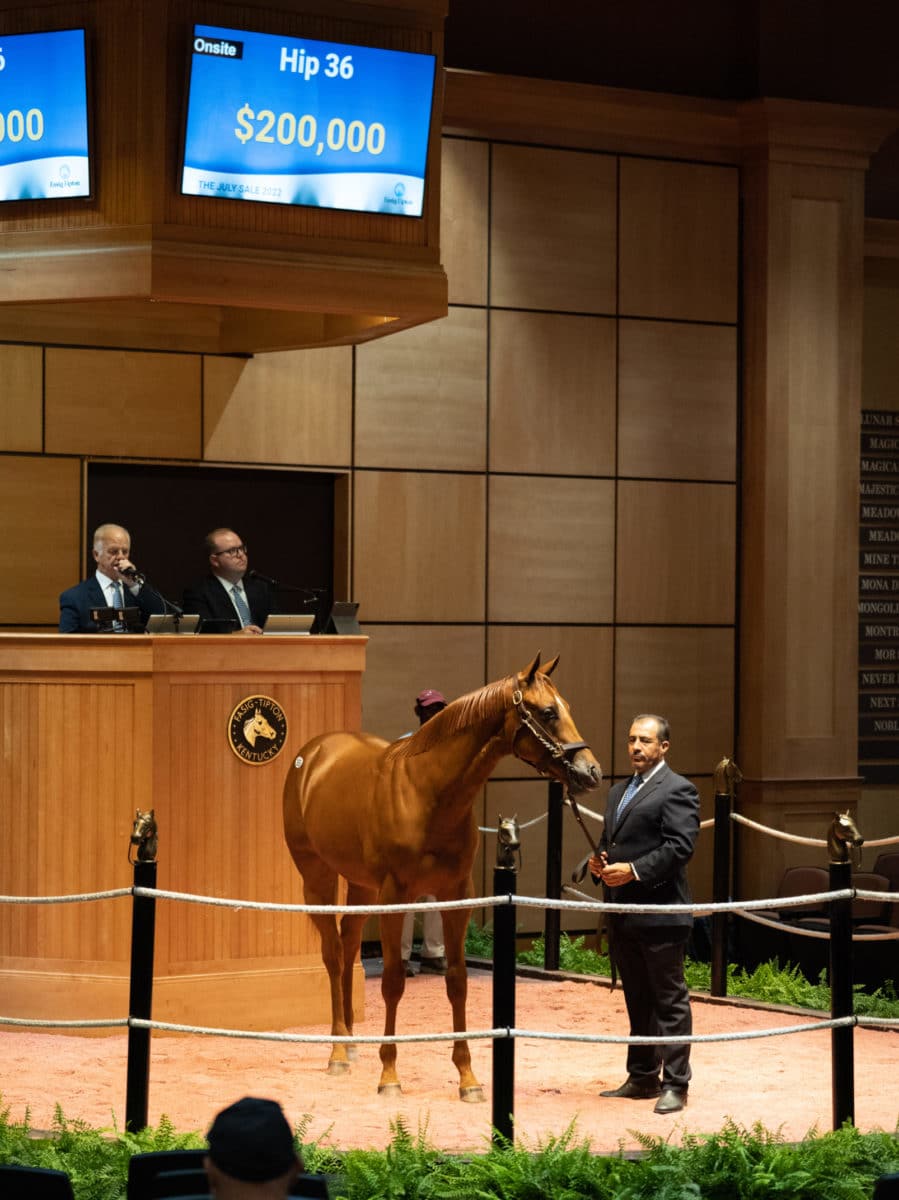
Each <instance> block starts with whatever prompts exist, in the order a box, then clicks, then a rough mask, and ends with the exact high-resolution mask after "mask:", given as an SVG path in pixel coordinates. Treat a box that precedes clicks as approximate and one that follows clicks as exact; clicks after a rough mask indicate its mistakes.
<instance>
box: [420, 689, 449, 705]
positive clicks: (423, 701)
mask: <svg viewBox="0 0 899 1200" xmlns="http://www.w3.org/2000/svg"><path fill="white" fill-rule="evenodd" d="M415 703H416V704H417V705H418V707H419V708H430V707H431V706H432V705H433V704H446V700H445V699H444V697H443V693H442V692H435V691H434V689H433V688H425V690H424V691H423V692H419V693H418V695H417V696H416V697H415Z"/></svg>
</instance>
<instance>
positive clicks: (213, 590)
mask: <svg viewBox="0 0 899 1200" xmlns="http://www.w3.org/2000/svg"><path fill="white" fill-rule="evenodd" d="M243 590H244V594H245V595H246V598H247V603H248V604H249V606H250V616H251V617H252V618H253V624H254V625H258V626H259V627H260V628H262V627H263V626H264V625H265V622H266V621H267V620H268V614H269V613H270V612H271V593H270V592H269V587H268V584H267V583H263V582H262V580H261V579H247V578H246V576H244V580H243ZM182 607H183V609H184V611H185V612H186V613H199V614H200V616H201V617H204V618H209V617H214V618H216V619H218V620H227V619H228V618H229V617H230V618H231V619H232V620H235V621H236V620H237V612H236V610H235V608H234V605H233V604H232V602H231V595H230V592H226V591H225V589H224V588H223V587H222V585H221V583H219V581H218V579H216V577H215V576H214V575H207V576H206V578H205V579H201V580H200V582H199V583H194V584H192V585H191V586H190V587H188V588H185V589H184V598H183V601H182Z"/></svg>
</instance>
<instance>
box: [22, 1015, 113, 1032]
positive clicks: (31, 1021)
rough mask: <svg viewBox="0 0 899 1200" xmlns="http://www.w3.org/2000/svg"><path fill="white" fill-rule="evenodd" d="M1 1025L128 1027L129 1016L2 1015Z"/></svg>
mask: <svg viewBox="0 0 899 1200" xmlns="http://www.w3.org/2000/svg"><path fill="white" fill-rule="evenodd" d="M0 1025H12V1026H16V1025H26V1026H29V1027H31V1028H36V1029H127V1027H128V1018H127V1017H112V1018H109V1019H108V1020H94V1021H41V1020H38V1019H37V1018H36V1017H0Z"/></svg>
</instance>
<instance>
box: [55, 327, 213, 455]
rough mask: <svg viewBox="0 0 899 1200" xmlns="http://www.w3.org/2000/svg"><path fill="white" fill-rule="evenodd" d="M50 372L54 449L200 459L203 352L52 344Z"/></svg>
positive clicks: (60, 451) (62, 452)
mask: <svg viewBox="0 0 899 1200" xmlns="http://www.w3.org/2000/svg"><path fill="white" fill-rule="evenodd" d="M45 370H46V376H45V378H46V384H45V390H46V440H45V444H46V449H47V451H48V452H49V453H51V454H54V453H56V454H110V455H127V456H129V457H135V458H198V457H199V456H200V450H201V447H200V358H199V357H198V356H196V355H187V354H146V353H140V352H138V351H129V350H123V351H113V350H106V351H104V350H66V349H59V348H55V347H51V348H49V349H48V350H47V358H46V368H45Z"/></svg>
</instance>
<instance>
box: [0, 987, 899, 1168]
mask: <svg viewBox="0 0 899 1200" xmlns="http://www.w3.org/2000/svg"><path fill="white" fill-rule="evenodd" d="M365 988H366V995H365V1005H366V1007H365V1011H366V1020H365V1021H364V1023H363V1024H362V1025H360V1026H359V1027H357V1029H356V1033H357V1034H378V1033H380V1032H381V1030H382V1028H383V1012H384V1009H383V1004H382V1001H381V993H380V979H379V978H378V977H377V976H371V977H369V978H367V979H366V981H365ZM491 998H492V979H491V976H490V974H489V973H488V972H482V971H474V972H472V973H471V975H470V978H469V1010H468V1013H469V1015H468V1026H469V1029H472V1030H483V1029H490V1028H492V1025H493V1021H492V1017H491V1005H492V999H491ZM693 1007H694V1025H695V1032H696V1033H697V1034H708V1033H722V1032H726V1033H737V1032H746V1031H751V1030H760V1029H771V1028H781V1027H784V1026H790V1025H796V1024H805V1023H807V1022H809V1021H812V1020H814V1019H815V1018H814V1015H810V1014H808V1013H801V1014H800V1013H797V1012H796V1011H795V1010H794V1011H791V1012H788V1013H784V1012H780V1011H775V1010H772V1009H764V1008H761V1009H760V1008H749V1007H743V1006H740V1005H738V1004H737V1003H735V1002H726V1003H715V1002H712V1001H708V1000H698V999H697V1000H695V1001H694V1006H693ZM516 1019H517V1027H518V1028H519V1029H525V1030H527V1029H529V1030H535V1031H566V1032H567V1031H572V1032H582V1033H602V1034H616V1035H623V1034H625V1033H626V1032H627V1022H626V1016H625V1012H624V1001H623V997H622V994H621V991H620V989H618V990H616V991H614V992H611V993H610V991H609V989H608V986H607V984H598V983H596V982H580V981H573V980H571V979H570V978H569V979H561V980H559V981H555V980H553V981H548V982H547V981H544V980H541V979H532V978H519V980H518V985H517V1018H516ZM451 1027H452V1026H451V1021H450V1012H449V1004H448V1002H447V1000H446V994H445V990H444V982H443V980H442V979H441V978H439V977H438V976H428V975H426V976H418V977H416V978H414V979H410V980H409V981H408V986H407V988H406V994H405V996H404V998H403V1001H402V1004H401V1006H400V1011H399V1021H398V1032H400V1033H412V1032H445V1031H448V1030H449V1029H451ZM296 1032H300V1033H310V1032H321V1033H322V1034H326V1033H327V1029H326V1028H324V1027H317V1028H315V1029H313V1028H310V1027H304V1028H302V1029H297V1030H296ZM854 1047H855V1089H856V1090H855V1123H856V1125H857V1126H858V1128H859V1129H862V1130H871V1129H887V1130H894V1129H895V1128H896V1126H897V1121H899V1032H897V1031H895V1030H888V1031H885V1030H873V1029H856V1030H855V1033H854ZM471 1048H472V1056H473V1061H474V1067H475V1071H476V1073H477V1075H478V1077H479V1078H480V1080H481V1082H482V1084H483V1085H484V1088H485V1092H486V1095H487V1101H486V1103H483V1104H463V1103H462V1102H461V1101H460V1100H459V1099H458V1088H457V1075H456V1071H455V1068H454V1067H453V1065H452V1062H451V1059H450V1054H451V1049H452V1047H451V1044H449V1043H430V1044H427V1043H426V1044H418V1045H408V1046H400V1047H399V1057H398V1064H399V1073H400V1078H401V1080H402V1083H403V1093H404V1094H403V1096H402V1097H400V1098H395V1097H394V1098H390V1099H385V1098H382V1097H379V1096H378V1095H377V1084H378V1076H379V1072H380V1061H379V1058H378V1048H377V1046H374V1045H371V1046H368V1045H366V1046H362V1047H360V1048H359V1056H358V1059H357V1061H356V1062H355V1063H354V1065H353V1068H352V1070H351V1072H350V1073H349V1074H347V1075H345V1076H340V1077H332V1076H329V1075H328V1074H327V1072H326V1070H325V1067H326V1062H327V1057H328V1047H327V1046H326V1045H297V1044H289V1043H272V1042H261V1041H247V1040H238V1039H233V1038H221V1037H200V1036H190V1037H188V1036H184V1037H181V1036H171V1035H169V1036H155V1037H154V1038H153V1042H152V1054H151V1068H150V1104H149V1117H150V1124H153V1125H155V1124H157V1123H158V1121H159V1118H160V1117H161V1116H162V1115H163V1114H166V1115H167V1116H168V1117H169V1118H170V1119H171V1121H172V1122H173V1123H174V1125H175V1127H176V1128H177V1129H178V1130H180V1131H184V1130H199V1131H205V1129H206V1128H208V1126H209V1123H210V1121H211V1119H212V1117H213V1116H214V1114H215V1113H216V1112H217V1111H218V1109H220V1108H222V1107H223V1106H224V1105H226V1104H229V1103H231V1102H232V1101H233V1100H236V1099H238V1098H239V1097H240V1096H243V1095H247V1094H253V1095H258V1096H270V1097H273V1098H275V1099H276V1100H278V1101H280V1103H281V1104H282V1105H283V1106H284V1110H285V1112H286V1113H287V1115H288V1118H289V1119H290V1120H291V1121H292V1122H294V1123H298V1122H300V1121H301V1120H302V1119H303V1118H304V1116H307V1115H308V1126H307V1132H306V1140H307V1141H308V1140H311V1139H313V1138H316V1139H318V1138H322V1139H327V1141H328V1142H329V1143H330V1144H331V1145H333V1146H335V1147H336V1148H338V1149H350V1148H357V1147H367V1148H372V1149H378V1148H383V1147H384V1146H386V1145H387V1144H388V1142H389V1141H390V1139H391V1123H392V1122H394V1121H396V1120H397V1118H398V1117H402V1119H403V1121H404V1122H405V1124H406V1126H407V1128H409V1129H410V1130H412V1131H413V1132H416V1131H417V1130H418V1129H419V1128H425V1127H426V1129H427V1137H428V1140H429V1141H430V1142H431V1144H433V1145H435V1146H437V1147H439V1148H441V1149H444V1150H448V1151H462V1150H474V1151H478V1150H483V1149H485V1148H486V1147H487V1145H488V1144H489V1141H490V1136H491V1120H492V1100H491V1090H490V1089H491V1043H490V1042H489V1041H486V1040H485V1041H472V1042H471ZM830 1050H831V1032H830V1031H829V1030H822V1031H820V1032H810V1033H797V1034H791V1035H779V1036H776V1037H766V1038H761V1039H753V1040H749V1041H732V1042H715V1043H708V1044H700V1045H696V1046H694V1048H693V1057H692V1062H693V1083H692V1086H691V1089H690V1096H689V1104H688V1107H687V1108H686V1110H685V1111H684V1112H682V1113H679V1114H677V1115H675V1116H665V1117H663V1116H657V1115H656V1114H655V1113H653V1111H652V1101H631V1100H601V1099H600V1098H599V1096H598V1092H599V1091H600V1090H601V1089H603V1088H608V1087H616V1086H617V1085H618V1084H619V1083H621V1082H622V1080H623V1079H624V1077H625V1071H624V1058H625V1048H624V1047H623V1046H621V1045H609V1044H600V1045H585V1044H583V1043H571V1042H555V1041H553V1042H550V1041H544V1040H535V1039H522V1040H520V1041H518V1042H517V1044H516V1054H515V1129H516V1134H517V1137H518V1138H519V1139H522V1140H524V1141H525V1142H527V1143H528V1144H530V1145H535V1144H536V1143H537V1142H538V1141H539V1140H541V1139H545V1138H546V1137H547V1136H549V1135H553V1134H556V1135H557V1134H561V1133H563V1132H564V1131H565V1129H566V1128H567V1127H568V1126H569V1124H570V1123H571V1122H572V1121H575V1122H576V1130H577V1133H578V1134H579V1135H580V1137H581V1138H584V1139H589V1140H590V1142H591V1144H592V1146H593V1148H594V1150H596V1151H614V1150H617V1149H618V1148H619V1146H623V1147H624V1148H637V1145H638V1143H637V1141H636V1139H635V1136H634V1134H635V1131H642V1132H644V1133H651V1134H658V1135H662V1136H666V1137H668V1136H670V1137H672V1139H673V1140H674V1142H675V1143H677V1142H679V1141H680V1139H681V1137H682V1136H683V1134H684V1133H685V1132H687V1131H689V1132H691V1133H695V1134H702V1133H714V1132H717V1131H718V1130H720V1129H721V1128H722V1126H723V1125H724V1123H725V1122H726V1121H727V1120H728V1119H732V1120H733V1121H736V1122H737V1123H738V1124H740V1125H744V1126H747V1127H750V1126H752V1125H753V1124H755V1123H756V1122H761V1123H762V1124H763V1125H764V1126H765V1127H766V1128H767V1129H769V1130H772V1131H780V1132H781V1133H782V1134H783V1135H784V1137H786V1138H787V1139H788V1140H791V1141H794V1140H798V1139H801V1138H802V1137H804V1136H805V1135H806V1134H807V1133H808V1132H809V1131H811V1130H813V1129H817V1130H818V1132H821V1133H823V1132H826V1131H827V1130H829V1129H830V1128H831V1127H832V1099H831V1053H830ZM125 1065H126V1037H125V1035H124V1034H119V1033H116V1034H115V1035H113V1036H108V1037H77V1036H61V1035H57V1034H52V1033H51V1034H35V1033H31V1032H24V1031H23V1032H18V1031H6V1030H2V1031H0V1092H2V1104H3V1107H4V1108H6V1107H8V1108H9V1110H10V1117H11V1118H12V1119H13V1120H20V1119H22V1118H23V1117H24V1115H25V1111H26V1108H27V1109H28V1110H29V1111H30V1118H31V1124H32V1127H33V1128H35V1129H48V1128H50V1126H51V1124H52V1120H53V1112H54V1106H55V1105H56V1104H57V1103H59V1104H60V1105H61V1107H62V1110H63V1112H64V1113H65V1115H66V1117H68V1118H69V1119H73V1118H79V1119H81V1120H83V1121H86V1122H88V1123H89V1124H90V1125H92V1126H95V1127H101V1128H110V1127H113V1126H118V1128H121V1127H122V1125H123V1123H124V1111H125Z"/></svg>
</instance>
